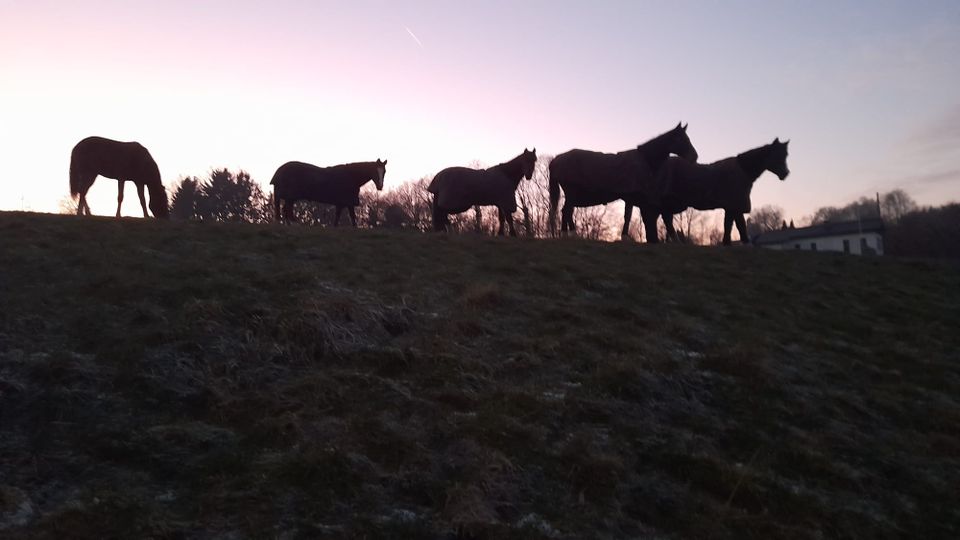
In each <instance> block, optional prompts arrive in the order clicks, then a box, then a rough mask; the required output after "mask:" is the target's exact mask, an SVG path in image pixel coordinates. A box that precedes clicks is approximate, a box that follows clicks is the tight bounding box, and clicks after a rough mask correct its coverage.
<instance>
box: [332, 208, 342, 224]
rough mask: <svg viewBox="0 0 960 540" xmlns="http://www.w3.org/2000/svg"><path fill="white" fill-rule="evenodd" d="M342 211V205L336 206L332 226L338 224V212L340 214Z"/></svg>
mask: <svg viewBox="0 0 960 540" xmlns="http://www.w3.org/2000/svg"><path fill="white" fill-rule="evenodd" d="M342 213H343V207H342V206H338V207H337V216H336V217H335V218H333V226H334V227H336V226H338V225H340V214H342Z"/></svg>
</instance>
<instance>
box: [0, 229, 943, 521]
mask: <svg viewBox="0 0 960 540" xmlns="http://www.w3.org/2000/svg"><path fill="white" fill-rule="evenodd" d="M958 329H960V272H958V270H957V268H956V267H955V266H954V267H951V266H946V265H942V264H939V263H932V262H918V261H902V260H892V259H881V258H856V257H849V256H833V255H827V254H816V253H776V252H770V251H761V250H755V249H750V248H730V249H719V248H696V247H689V246H673V245H670V246H647V245H633V244H622V243H616V244H613V243H611V244H607V243H591V242H584V241H578V240H563V241H543V240H540V241H524V240H516V239H496V238H479V237H473V236H469V235H465V236H449V237H448V236H441V235H427V234H415V233H406V232H392V231H383V230H346V229H342V230H323V229H319V228H306V227H287V228H284V227H279V226H250V225H236V226H228V225H222V226H221V225H202V224H196V223H158V222H155V221H150V220H133V219H124V220H114V219H103V218H88V219H78V218H76V217H72V216H53V215H37V214H23V213H0V536H3V537H12V538H19V537H31V538H33V537H37V538H64V537H80V538H113V537H116V538H132V537H155V538H184V537H187V538H247V537H250V538H300V537H302V538H314V537H331V538H340V537H344V538H398V537H413V538H449V537H456V536H457V535H459V536H460V537H464V538H624V537H641V538H647V537H650V538H673V537H677V538H681V537H690V538H771V537H782V538H824V537H827V538H901V537H918V538H933V537H939V538H948V537H953V538H956V537H958V535H960V495H958V486H960V352H958V351H960V338H958V336H957V331H958Z"/></svg>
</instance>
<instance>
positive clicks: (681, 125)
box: [673, 122, 683, 129]
mask: <svg viewBox="0 0 960 540" xmlns="http://www.w3.org/2000/svg"><path fill="white" fill-rule="evenodd" d="M673 129H683V122H677V127H675V128H673Z"/></svg>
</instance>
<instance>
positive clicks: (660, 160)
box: [549, 124, 697, 241]
mask: <svg viewBox="0 0 960 540" xmlns="http://www.w3.org/2000/svg"><path fill="white" fill-rule="evenodd" d="M670 154H677V155H680V156H682V157H683V158H684V159H687V160H690V161H692V162H696V161H697V150H696V149H695V148H694V147H693V145H692V144H691V143H690V139H689V138H688V137H687V126H684V125H682V124H677V126H676V127H675V128H673V129H671V130H670V131H667V132H666V133H664V134H662V135H658V136H657V137H654V138H653V139H650V140H649V141H647V142H645V143H643V144H641V145H639V146H637V147H636V148H635V149H630V150H625V151H623V152H618V153H616V154H606V153H602V152H593V151H590V150H581V149H574V150H570V151H567V152H564V153H562V154H559V155H558V156H557V157H555V158H553V161H552V162H551V163H550V216H549V226H550V230H551V231H555V230H556V222H557V217H556V216H557V203H558V202H559V200H560V190H561V189H563V195H564V203H563V210H562V211H561V224H560V232H561V233H567V232H576V226H575V225H574V223H573V209H574V208H577V207H584V206H596V205H599V204H607V203H609V202H612V201H615V200H617V199H624V198H625V197H630V198H631V199H632V200H634V201H636V203H637V204H638V205H639V204H646V203H648V202H649V203H650V204H656V203H657V202H658V200H657V196H658V193H657V191H656V186H655V177H656V173H657V171H658V170H659V169H660V167H661V166H662V165H663V164H664V163H665V162H666V160H667V157H669V156H670ZM641 215H643V214H641ZM628 219H629V218H628ZM656 221H657V219H656V215H653V218H652V221H651V222H650V223H647V222H646V221H644V225H645V227H647V230H648V231H650V230H653V231H654V233H653V235H652V238H653V241H656V238H657V235H656ZM651 227H652V228H651ZM647 238H648V239H649V238H651V235H650V233H647Z"/></svg>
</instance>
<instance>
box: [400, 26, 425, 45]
mask: <svg viewBox="0 0 960 540" xmlns="http://www.w3.org/2000/svg"><path fill="white" fill-rule="evenodd" d="M403 29H404V30H406V31H407V33H408V34H410V37H412V38H413V40H414V41H416V42H417V45H419V46H420V48H421V49H422V48H423V43H421V42H420V38H418V37H417V35H416V34H414V33H413V30H410V29H409V28H407V27H406V26H404V27H403Z"/></svg>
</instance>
